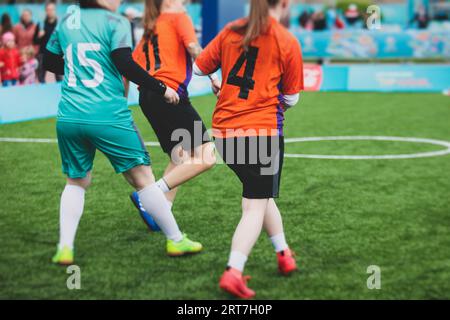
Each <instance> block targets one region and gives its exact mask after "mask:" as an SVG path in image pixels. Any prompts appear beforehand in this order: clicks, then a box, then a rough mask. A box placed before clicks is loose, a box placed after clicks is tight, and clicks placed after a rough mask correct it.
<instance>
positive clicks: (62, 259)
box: [52, 247, 73, 266]
mask: <svg viewBox="0 0 450 320" xmlns="http://www.w3.org/2000/svg"><path fill="white" fill-rule="evenodd" d="M52 262H53V263H55V264H59V265H62V266H69V265H71V264H73V250H72V249H70V248H69V247H63V248H62V249H59V248H58V250H57V251H56V254H55V255H54V256H53V258H52Z"/></svg>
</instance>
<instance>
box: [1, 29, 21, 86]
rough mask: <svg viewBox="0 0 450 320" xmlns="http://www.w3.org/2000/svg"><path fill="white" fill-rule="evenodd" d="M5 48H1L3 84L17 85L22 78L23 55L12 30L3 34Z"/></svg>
mask: <svg viewBox="0 0 450 320" xmlns="http://www.w3.org/2000/svg"><path fill="white" fill-rule="evenodd" d="M2 43H3V48H1V49H0V70H1V75H2V76H1V79H2V85H3V86H4V87H8V86H15V85H16V84H17V82H18V80H19V78H20V71H19V68H20V65H21V57H20V52H19V50H18V49H17V48H16V41H15V37H14V34H13V33H12V32H7V33H5V34H3V36H2Z"/></svg>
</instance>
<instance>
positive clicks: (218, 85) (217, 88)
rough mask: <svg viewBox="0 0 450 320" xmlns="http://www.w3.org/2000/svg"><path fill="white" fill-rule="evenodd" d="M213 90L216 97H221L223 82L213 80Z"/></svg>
mask: <svg viewBox="0 0 450 320" xmlns="http://www.w3.org/2000/svg"><path fill="white" fill-rule="evenodd" d="M211 88H212V91H213V92H214V94H215V95H216V97H219V96H220V88H222V81H220V80H219V79H211Z"/></svg>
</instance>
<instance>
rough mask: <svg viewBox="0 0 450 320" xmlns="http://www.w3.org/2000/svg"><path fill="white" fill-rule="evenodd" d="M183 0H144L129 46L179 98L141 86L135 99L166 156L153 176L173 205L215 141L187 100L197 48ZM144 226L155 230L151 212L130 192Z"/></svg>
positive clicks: (210, 156)
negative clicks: (135, 38) (136, 37)
mask: <svg viewBox="0 0 450 320" xmlns="http://www.w3.org/2000/svg"><path fill="white" fill-rule="evenodd" d="M184 2H185V1H184V0H146V2H145V17H144V28H145V33H144V36H143V38H142V40H141V41H140V43H139V45H138V46H137V48H136V49H135V51H134V54H133V57H134V59H135V60H136V62H137V63H138V64H139V65H140V66H141V67H142V68H144V69H146V70H147V71H148V72H149V74H150V75H151V76H153V77H155V78H156V79H158V80H160V81H162V82H163V83H165V84H166V85H167V86H168V87H170V88H172V89H174V90H175V91H176V92H177V93H178V95H179V97H180V102H179V104H178V105H176V106H173V105H171V104H169V103H167V102H166V101H165V100H164V99H161V98H160V97H158V96H157V95H155V94H153V92H151V91H149V90H146V89H145V88H141V90H140V98H139V104H140V106H141V108H142V111H143V113H144V114H145V116H146V117H147V119H148V121H149V122H150V124H151V126H152V127H153V130H154V131H155V133H156V135H157V137H158V140H159V142H160V144H161V147H162V149H163V151H164V152H165V153H167V154H168V155H169V157H170V162H169V164H168V166H167V168H166V170H165V172H164V177H163V178H162V179H161V180H159V181H158V185H159V186H160V188H161V189H162V190H163V191H164V192H165V193H166V198H167V200H168V202H169V205H172V203H173V201H174V199H175V196H176V193H177V187H178V186H179V185H181V184H182V183H184V182H186V181H188V180H190V179H192V178H193V177H195V176H197V175H199V174H201V173H203V172H204V171H206V170H208V169H210V168H211V167H212V166H213V165H214V164H215V161H216V159H215V152H214V144H213V143H212V142H211V141H210V138H209V136H208V133H207V130H206V128H205V125H204V124H203V121H202V119H201V118H200V116H199V115H198V113H197V111H196V110H195V109H194V107H193V106H192V104H191V102H190V101H189V95H188V84H189V82H190V80H191V77H192V63H193V59H195V58H197V56H198V55H199V54H200V52H201V51H202V48H201V46H200V45H199V43H198V40H197V37H196V34H195V29H194V25H193V23H192V21H191V19H190V18H189V16H188V15H187V14H186V9H185V7H184ZM211 82H212V87H213V90H214V91H215V92H217V91H218V90H219V88H220V85H221V83H220V81H219V80H218V78H217V76H211ZM131 199H132V200H133V202H134V204H135V205H136V207H137V208H138V209H139V211H140V214H141V216H142V217H143V218H144V221H146V222H147V224H148V225H149V227H150V228H151V229H153V230H155V229H156V230H157V229H158V228H157V226H154V223H153V222H152V221H151V220H152V219H151V213H150V215H149V214H148V213H146V212H144V211H143V210H142V208H141V206H140V205H139V199H138V197H137V195H136V194H133V195H132V196H131Z"/></svg>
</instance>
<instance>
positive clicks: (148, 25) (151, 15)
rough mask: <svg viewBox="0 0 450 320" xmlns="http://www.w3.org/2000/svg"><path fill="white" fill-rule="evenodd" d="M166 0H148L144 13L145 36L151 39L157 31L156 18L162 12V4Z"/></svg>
mask: <svg viewBox="0 0 450 320" xmlns="http://www.w3.org/2000/svg"><path fill="white" fill-rule="evenodd" d="M163 1H164V0H146V1H145V13H144V30H145V31H144V38H145V39H146V40H149V39H150V37H151V36H152V35H153V33H154V32H155V26H156V19H158V17H159V15H160V14H161V5H162V3H163Z"/></svg>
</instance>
